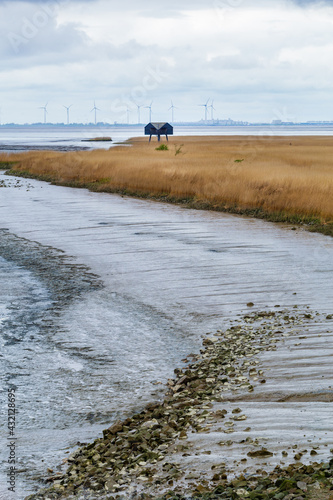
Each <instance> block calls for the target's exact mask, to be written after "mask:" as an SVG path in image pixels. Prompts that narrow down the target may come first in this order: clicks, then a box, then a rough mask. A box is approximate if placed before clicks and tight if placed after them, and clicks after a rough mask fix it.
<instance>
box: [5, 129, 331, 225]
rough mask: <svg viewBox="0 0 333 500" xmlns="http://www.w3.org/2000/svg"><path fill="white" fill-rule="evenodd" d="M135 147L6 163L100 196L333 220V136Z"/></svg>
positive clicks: (19, 157) (187, 140)
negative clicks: (125, 195) (106, 193)
mask: <svg viewBox="0 0 333 500" xmlns="http://www.w3.org/2000/svg"><path fill="white" fill-rule="evenodd" d="M130 144H131V146H129V147H123V146H116V147H113V148H111V149H109V150H95V151H79V152H68V153H59V152H45V151H36V152H28V153H21V154H15V155H10V157H8V155H4V154H3V155H0V161H2V162H5V161H8V160H11V161H17V162H18V164H17V165H16V166H15V167H14V168H15V170H20V171H26V172H29V173H31V174H33V175H35V176H45V175H49V176H50V177H52V178H53V179H54V181H55V182H59V183H67V184H70V183H77V184H81V185H83V184H84V185H87V184H91V185H94V189H95V190H101V191H108V190H109V191H128V192H131V193H133V194H135V193H136V194H138V195H140V196H141V195H147V196H154V197H159V196H164V197H165V196H167V197H169V198H170V199H174V200H177V199H178V200H183V199H186V200H188V199H193V200H195V201H197V202H198V203H200V202H202V203H206V204H208V205H210V206H211V208H218V207H221V208H225V209H228V207H237V208H239V209H243V210H251V209H261V210H263V211H264V212H284V213H286V214H291V215H293V214H295V215H304V216H310V217H318V218H320V219H321V220H322V221H325V220H326V221H331V220H332V219H333V137H332V138H331V137H266V138H259V137H254V136H251V137H243V136H232V137H221V136H210V137H173V138H170V140H169V143H168V147H169V149H168V151H156V147H157V146H158V143H157V142H156V140H155V141H152V142H151V143H148V141H147V139H146V138H138V139H132V140H131V141H130ZM179 148H180V149H181V150H180V152H179V154H176V150H177V149H178V150H179Z"/></svg>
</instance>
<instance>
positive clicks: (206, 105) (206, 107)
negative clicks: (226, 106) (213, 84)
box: [199, 98, 210, 122]
mask: <svg viewBox="0 0 333 500" xmlns="http://www.w3.org/2000/svg"><path fill="white" fill-rule="evenodd" d="M209 101H210V98H209V99H208V100H207V102H206V104H199V106H203V107H204V108H205V122H206V121H207V112H208V103H209Z"/></svg>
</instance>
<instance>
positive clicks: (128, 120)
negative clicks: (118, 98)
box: [127, 108, 130, 125]
mask: <svg viewBox="0 0 333 500" xmlns="http://www.w3.org/2000/svg"><path fill="white" fill-rule="evenodd" d="M129 122H130V109H129V108H127V125H129Z"/></svg>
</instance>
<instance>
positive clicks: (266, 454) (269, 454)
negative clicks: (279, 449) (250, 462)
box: [247, 448, 273, 458]
mask: <svg viewBox="0 0 333 500" xmlns="http://www.w3.org/2000/svg"><path fill="white" fill-rule="evenodd" d="M247 456H248V457H250V458H255V457H259V458H261V457H262V458H264V457H272V456H273V453H272V452H271V451H268V450H266V448H262V449H261V450H256V451H249V453H248V454H247Z"/></svg>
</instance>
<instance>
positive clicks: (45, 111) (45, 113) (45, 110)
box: [38, 102, 48, 125]
mask: <svg viewBox="0 0 333 500" xmlns="http://www.w3.org/2000/svg"><path fill="white" fill-rule="evenodd" d="M47 105H48V102H47V103H46V104H45V106H40V107H39V108H38V109H44V125H45V123H46V115H47V109H46V108H47Z"/></svg>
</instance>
